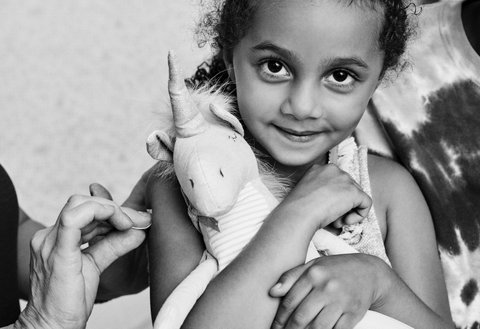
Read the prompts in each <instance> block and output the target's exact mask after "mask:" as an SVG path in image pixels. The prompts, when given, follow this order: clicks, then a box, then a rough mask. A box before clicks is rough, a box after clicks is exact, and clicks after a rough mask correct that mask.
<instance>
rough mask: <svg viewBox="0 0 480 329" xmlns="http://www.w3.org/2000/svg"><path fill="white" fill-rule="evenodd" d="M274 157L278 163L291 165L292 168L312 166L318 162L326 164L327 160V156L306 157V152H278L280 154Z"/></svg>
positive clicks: (285, 165)
mask: <svg viewBox="0 0 480 329" xmlns="http://www.w3.org/2000/svg"><path fill="white" fill-rule="evenodd" d="M274 159H275V161H276V162H277V163H279V164H281V165H282V166H284V167H290V168H292V169H295V168H298V169H301V168H305V167H310V166H311V165H313V164H315V163H317V164H325V163H326V162H327V156H326V155H321V156H316V157H315V156H311V157H306V156H305V154H296V153H293V154H278V156H274Z"/></svg>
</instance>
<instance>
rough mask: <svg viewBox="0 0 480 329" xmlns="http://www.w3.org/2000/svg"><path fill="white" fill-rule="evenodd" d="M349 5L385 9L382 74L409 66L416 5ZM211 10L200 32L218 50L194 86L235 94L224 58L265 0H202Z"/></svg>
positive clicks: (370, 0) (365, 1) (398, 1)
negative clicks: (407, 51) (407, 55)
mask: <svg viewBox="0 0 480 329" xmlns="http://www.w3.org/2000/svg"><path fill="white" fill-rule="evenodd" d="M343 1H346V2H347V5H348V6H350V5H366V6H368V7H369V8H370V9H371V10H379V9H381V10H382V14H383V15H384V19H383V26H382V30H381V31H380V35H379V47H380V49H381V50H382V51H384V54H385V57H384V62H383V69H382V76H384V75H385V73H386V72H387V71H393V72H399V71H401V70H402V68H403V67H404V66H405V63H404V61H403V60H402V55H403V54H404V52H405V49H406V47H407V43H408V40H409V39H410V37H411V36H412V35H413V34H414V31H415V28H414V24H413V22H412V20H411V15H410V14H414V15H417V14H418V12H417V8H416V6H415V4H413V3H409V4H407V3H406V2H405V0H343ZM200 2H201V5H202V7H203V8H206V9H207V12H206V14H205V15H204V17H203V19H202V21H201V22H200V24H199V25H198V28H197V35H198V44H199V46H200V47H202V46H204V45H205V44H207V43H210V45H211V46H212V48H214V49H216V51H217V52H216V54H215V55H214V56H213V58H212V59H211V61H209V62H204V63H202V64H201V65H200V66H198V67H197V71H196V72H195V74H194V75H193V76H192V77H191V78H190V79H188V82H189V84H190V85H191V86H194V87H196V86H200V85H208V86H214V85H220V86H221V88H222V89H223V91H225V92H227V93H233V92H234V91H235V86H234V85H233V84H232V83H229V77H228V72H227V70H226V66H225V63H224V58H230V57H231V55H232V51H233V49H234V47H235V46H236V45H237V43H238V42H239V41H240V40H241V39H242V38H243V37H244V36H245V34H246V33H247V32H248V30H249V29H250V27H251V24H252V18H253V16H254V14H255V12H256V10H257V9H258V8H259V6H260V5H261V2H262V0H241V1H239V0H200Z"/></svg>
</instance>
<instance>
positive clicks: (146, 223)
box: [121, 207, 152, 229]
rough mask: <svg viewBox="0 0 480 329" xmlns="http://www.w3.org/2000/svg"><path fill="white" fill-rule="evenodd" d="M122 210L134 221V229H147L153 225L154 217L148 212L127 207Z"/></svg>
mask: <svg viewBox="0 0 480 329" xmlns="http://www.w3.org/2000/svg"><path fill="white" fill-rule="evenodd" d="M121 209H122V211H123V212H124V213H125V214H126V215H127V216H128V217H129V218H130V220H131V221H132V223H133V225H132V228H135V229H147V228H149V227H150V225H151V224H152V216H151V215H150V214H149V213H148V212H144V211H137V210H134V209H131V208H127V207H122V208H121Z"/></svg>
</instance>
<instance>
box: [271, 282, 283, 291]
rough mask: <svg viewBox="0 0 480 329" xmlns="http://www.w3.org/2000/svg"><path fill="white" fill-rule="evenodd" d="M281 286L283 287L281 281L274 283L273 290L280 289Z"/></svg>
mask: <svg viewBox="0 0 480 329" xmlns="http://www.w3.org/2000/svg"><path fill="white" fill-rule="evenodd" d="M281 287H282V283H281V282H279V283H277V284H276V285H274V286H273V287H272V290H278V289H280V288H281Z"/></svg>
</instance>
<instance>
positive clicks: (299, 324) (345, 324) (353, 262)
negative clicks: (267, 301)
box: [270, 254, 387, 329]
mask: <svg viewBox="0 0 480 329" xmlns="http://www.w3.org/2000/svg"><path fill="white" fill-rule="evenodd" d="M385 267H386V266H382V265H381V260H380V259H378V258H376V257H374V256H370V255H366V254H348V255H338V256H327V257H321V258H317V259H314V260H312V261H310V262H309V263H307V264H304V265H300V266H298V267H295V268H293V269H291V270H289V271H287V272H285V273H284V274H283V275H282V276H281V277H280V279H279V281H278V283H277V284H276V285H275V286H273V287H272V288H271V289H270V296H272V297H277V298H282V301H281V303H280V306H279V307H278V311H277V314H276V316H275V319H274V321H273V323H272V329H280V328H284V329H294V328H295V329H300V328H312V329H313V328H322V329H330V328H345V329H346V328H353V327H354V326H355V325H356V324H357V323H358V322H359V321H360V320H361V319H362V317H363V316H364V315H365V313H366V311H367V310H368V309H369V308H370V306H371V305H372V304H374V303H376V302H377V301H379V296H381V294H380V291H381V290H382V289H384V287H383V286H386V285H387V284H386V281H384V280H381V278H379V276H380V275H381V273H383V269H384V268H385Z"/></svg>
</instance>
